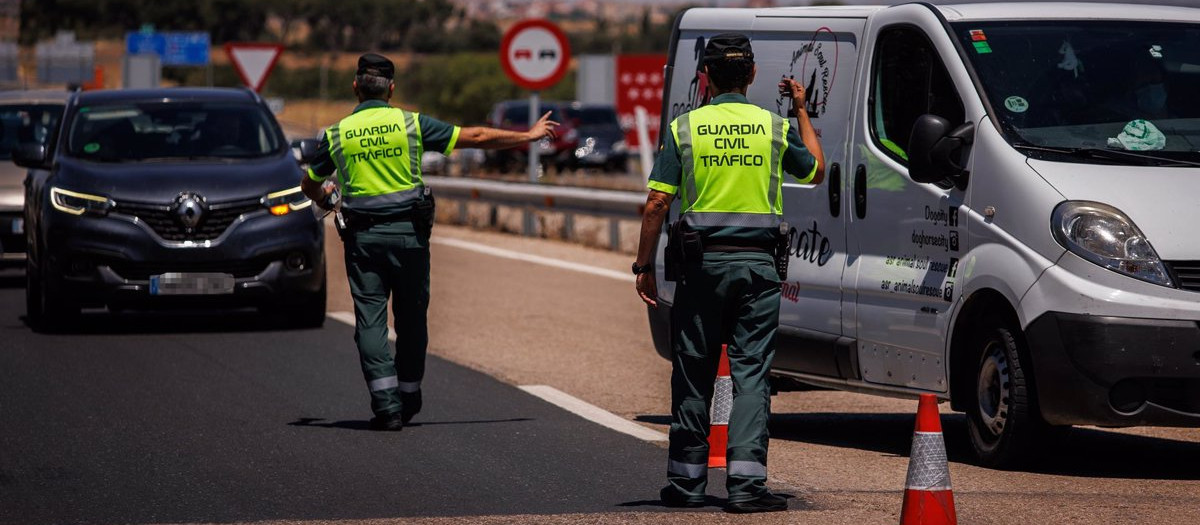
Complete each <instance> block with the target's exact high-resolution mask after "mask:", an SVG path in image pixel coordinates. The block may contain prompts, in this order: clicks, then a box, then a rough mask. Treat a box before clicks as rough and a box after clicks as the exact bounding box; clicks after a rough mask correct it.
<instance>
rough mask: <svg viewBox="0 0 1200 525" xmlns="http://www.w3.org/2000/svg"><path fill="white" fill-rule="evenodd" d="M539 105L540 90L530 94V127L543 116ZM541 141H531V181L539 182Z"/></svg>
mask: <svg viewBox="0 0 1200 525" xmlns="http://www.w3.org/2000/svg"><path fill="white" fill-rule="evenodd" d="M538 106H540V102H539V100H538V92H537V91H534V92H532V93H530V94H529V127H531V128H532V127H533V124H534V123H535V122H537V120H538V118H539V117H540V116H541V115H540V113H541V108H540V107H538ZM541 142H542V141H540V140H537V141H534V142H530V143H529V182H537V180H538V167H539V163H538V154H539V153H541V152H539V151H538V149H539V148H540V147H541V146H539V144H540V143H541Z"/></svg>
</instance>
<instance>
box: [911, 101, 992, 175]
mask: <svg viewBox="0 0 1200 525" xmlns="http://www.w3.org/2000/svg"><path fill="white" fill-rule="evenodd" d="M974 139H975V124H974V123H971V122H967V123H965V124H962V125H960V126H958V127H957V128H954V129H950V122H949V121H947V120H946V119H944V118H942V117H939V116H937V115H932V114H928V113H927V114H924V115H921V116H920V117H917V121H916V122H915V123H913V128H912V135H910V136H909V139H908V176H909V177H910V178H912V180H913V181H916V182H921V183H926V184H939V183H944V182H946V181H952V182H953V183H954V184H955V185H957V186H959V187H965V186H966V177H965V176H966V175H967V169H966V167H965V164H966V163H965V162H964V160H965V158H966V154H967V152H969V151H970V150H969V148H967V146H970V145H971V143H972V142H974Z"/></svg>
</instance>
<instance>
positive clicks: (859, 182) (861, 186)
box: [854, 164, 867, 219]
mask: <svg viewBox="0 0 1200 525" xmlns="http://www.w3.org/2000/svg"><path fill="white" fill-rule="evenodd" d="M854 215H855V216H856V217H858V218H859V219H865V218H867V167H866V166H864V165H862V164H859V165H858V167H857V168H855V169H854Z"/></svg>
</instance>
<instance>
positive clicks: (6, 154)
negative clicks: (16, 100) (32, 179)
mask: <svg viewBox="0 0 1200 525" xmlns="http://www.w3.org/2000/svg"><path fill="white" fill-rule="evenodd" d="M62 112H63V107H62V105H61V104H17V105H0V160H10V159H12V150H13V148H16V147H17V145H18V144H21V143H23V142H36V143H39V144H45V143H46V139H47V138H48V137H49V136H50V133H52V132H53V131H54V127H55V126H57V125H58V119H59V118H61V117H62Z"/></svg>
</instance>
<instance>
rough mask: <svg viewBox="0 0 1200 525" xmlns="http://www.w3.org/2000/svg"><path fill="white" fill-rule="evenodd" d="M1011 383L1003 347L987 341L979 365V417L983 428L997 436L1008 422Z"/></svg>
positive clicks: (1002, 431) (977, 395)
mask: <svg viewBox="0 0 1200 525" xmlns="http://www.w3.org/2000/svg"><path fill="white" fill-rule="evenodd" d="M1011 385H1012V382H1011V381H1009V374H1008V359H1007V358H1006V357H1005V355H1004V347H1003V346H1002V345H1001V344H1000V343H999V342H998V341H992V342H990V343H988V346H987V348H985V349H984V352H983V362H982V363H980V365H979V388H978V391H977V393H976V399H978V400H979V401H978V404H979V406H978V408H977V410H978V411H979V419H980V421H981V422H982V423H983V426H984V428H987V429H988V431H990V432H991V433H992V435H993V436H995V437H999V436H1000V435H1001V434H1003V433H1004V427H1005V424H1007V423H1008V412H1009V400H1010V399H1011V392H1010V389H1011Z"/></svg>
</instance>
